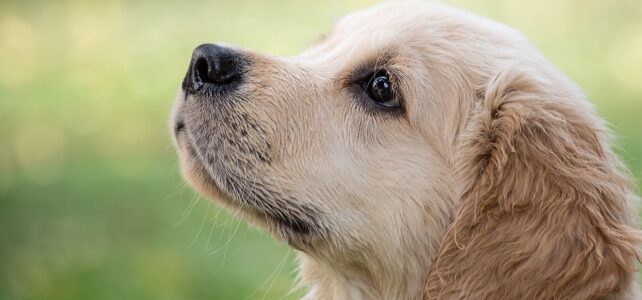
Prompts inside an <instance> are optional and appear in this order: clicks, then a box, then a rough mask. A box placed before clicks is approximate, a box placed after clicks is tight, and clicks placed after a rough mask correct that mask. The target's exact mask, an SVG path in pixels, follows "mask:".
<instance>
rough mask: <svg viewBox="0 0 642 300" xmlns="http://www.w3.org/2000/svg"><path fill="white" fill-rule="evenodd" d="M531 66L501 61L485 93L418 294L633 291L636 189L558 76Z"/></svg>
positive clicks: (538, 295) (565, 295)
mask: <svg viewBox="0 0 642 300" xmlns="http://www.w3.org/2000/svg"><path fill="white" fill-rule="evenodd" d="M534 73H535V72H533V70H529V69H526V68H521V67H515V66H513V67H510V68H506V69H505V70H504V71H502V72H500V73H499V74H498V75H496V76H495V77H494V78H493V79H492V80H491V81H490V82H489V83H488V84H487V86H486V88H485V92H484V93H483V94H484V96H483V99H482V100H481V102H480V103H479V106H478V107H477V109H476V111H475V113H474V115H473V116H472V117H471V121H470V122H469V124H468V126H467V129H466V131H465V133H464V134H463V137H462V139H461V143H460V146H459V151H460V152H459V153H460V159H459V160H460V161H459V163H460V165H459V166H458V169H457V174H458V178H459V179H460V180H462V183H463V185H462V186H461V188H460V192H459V193H458V194H459V197H460V201H461V206H460V208H459V210H458V211H457V213H456V214H455V217H454V220H453V223H452V225H451V227H450V228H449V230H448V232H447V234H446V237H445V238H444V241H443V242H442V245H441V248H440V250H439V253H438V255H437V257H436V258H435V261H434V263H433V265H432V266H431V268H430V273H429V274H428V278H427V281H426V285H425V292H424V299H437V298H439V299H594V298H600V299H601V298H603V297H608V296H609V295H610V296H613V295H619V296H624V295H629V296H631V297H634V296H633V294H631V293H634V290H635V289H637V287H636V284H635V282H634V278H633V277H634V267H633V266H634V265H635V263H636V262H635V259H636V258H637V257H638V256H637V250H636V243H637V242H638V241H639V240H640V238H639V237H640V234H639V233H638V231H637V230H636V229H635V228H634V226H635V224H634V222H633V217H632V213H633V211H632V209H631V207H630V206H629V202H630V201H631V200H633V199H634V198H635V196H634V194H633V193H632V192H631V191H630V187H629V183H628V179H627V176H626V173H625V172H624V171H622V170H623V169H622V167H621V166H620V163H619V162H618V160H617V159H616V158H615V157H614V155H613V154H612V153H611V151H610V149H609V148H608V145H607V143H608V132H607V131H606V130H605V129H604V128H603V125H602V124H601V122H600V121H599V119H597V118H596V117H594V116H593V113H592V109H591V108H590V107H589V106H588V104H587V103H586V102H585V101H584V100H583V99H581V97H582V96H581V95H579V92H577V91H574V90H571V89H568V86H570V84H569V83H567V82H565V81H564V82H554V81H555V80H554V79H550V80H549V79H546V78H537V77H535V76H532V75H531V74H534ZM559 85H562V86H563V87H567V89H556V86H559ZM573 98H576V99H573ZM618 299H619V298H618Z"/></svg>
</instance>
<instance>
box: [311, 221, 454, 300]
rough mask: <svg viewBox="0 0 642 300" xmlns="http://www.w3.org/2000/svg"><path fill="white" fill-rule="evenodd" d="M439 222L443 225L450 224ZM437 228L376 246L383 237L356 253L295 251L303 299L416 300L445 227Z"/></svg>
mask: <svg viewBox="0 0 642 300" xmlns="http://www.w3.org/2000/svg"><path fill="white" fill-rule="evenodd" d="M444 217H445V218H444V220H443V221H446V220H445V219H449V217H448V216H444ZM437 223H440V225H438V226H435V227H433V229H435V230H433V231H432V232H430V233H428V232H422V231H419V230H416V228H415V230H414V231H413V230H410V229H408V228H406V231H405V232H406V233H407V235H406V236H404V238H403V239H402V240H393V239H391V240H390V241H394V242H389V243H386V244H387V245H386V246H385V247H381V243H382V242H383V240H386V238H384V237H382V240H381V241H380V242H379V243H378V244H377V245H376V246H374V245H373V247H366V248H365V249H362V250H360V251H352V252H347V253H337V252H335V251H327V252H328V253H326V254H322V255H319V254H306V253H303V252H300V253H299V261H300V281H301V284H302V285H307V286H308V287H309V292H308V294H307V295H306V296H305V297H304V298H303V299H305V300H326V299H327V300H330V299H363V300H366V299H420V298H421V295H422V291H423V286H424V283H425V278H426V275H427V274H428V270H429V268H430V266H431V264H432V260H433V258H434V255H436V253H437V251H438V248H439V244H440V242H441V239H442V237H443V234H445V232H446V230H447V225H446V223H447V222H437ZM433 225H436V224H433ZM437 228H438V229H437ZM427 236H430V238H427ZM324 252H326V251H324Z"/></svg>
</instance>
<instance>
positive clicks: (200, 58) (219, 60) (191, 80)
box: [184, 44, 247, 92]
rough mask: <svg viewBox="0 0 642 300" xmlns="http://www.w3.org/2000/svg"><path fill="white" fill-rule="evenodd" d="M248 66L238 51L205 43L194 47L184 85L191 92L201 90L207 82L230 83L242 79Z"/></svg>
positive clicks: (219, 84)
mask: <svg viewBox="0 0 642 300" xmlns="http://www.w3.org/2000/svg"><path fill="white" fill-rule="evenodd" d="M246 66H247V62H246V59H245V58H244V57H243V56H242V55H240V54H239V53H238V52H236V51H234V50H232V49H229V48H225V47H220V46H217V45H213V44H203V45H201V46H198V47H196V49H194V53H193V54H192V64H191V66H190V68H189V70H188V76H186V82H184V85H185V86H186V87H187V90H188V91H189V92H196V91H199V90H201V89H202V88H203V87H204V86H205V85H207V84H210V85H213V86H223V85H228V84H231V83H234V82H237V81H240V80H241V79H242V78H241V77H242V73H243V71H244V70H245V68H246Z"/></svg>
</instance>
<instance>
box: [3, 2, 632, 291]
mask: <svg viewBox="0 0 642 300" xmlns="http://www.w3.org/2000/svg"><path fill="white" fill-rule="evenodd" d="M373 2H374V1H357V0H354V1H339V0H328V1H294V0H290V1H247V0H236V1H223V0H220V1H211V0H210V1H201V0H187V1H176V2H164V1H151V0H143V1H107V0H95V1H83V0H76V1H74V0H67V1H44V0H21V1H17V0H16V1H9V2H7V1H6V0H5V1H1V2H0V299H96V300H99V299H282V298H283V297H286V298H297V296H300V295H301V293H300V292H295V293H293V294H288V291H289V290H290V289H291V286H292V282H293V281H294V278H295V268H296V262H295V259H294V258H295V255H294V253H293V252H292V251H290V250H288V249H287V247H286V246H285V245H282V244H277V243H275V242H273V241H272V240H271V239H270V238H269V237H268V236H266V234H265V233H263V232H261V231H258V230H252V229H249V228H248V227H247V226H246V225H245V223H244V222H242V221H240V220H238V219H237V218H234V217H233V216H231V215H229V214H228V213H226V212H225V211H221V210H219V208H218V207H216V206H215V205H211V204H209V203H208V202H207V201H205V200H202V199H200V198H199V197H198V196H197V195H196V194H194V193H193V192H191V191H190V190H189V188H187V187H185V185H184V184H183V183H182V179H181V178H180V175H179V174H178V168H177V164H176V159H175V154H174V150H173V148H172V146H171V143H170V138H169V135H168V130H167V118H168V113H169V109H170V106H171V104H172V102H173V95H174V93H175V91H176V88H177V87H178V84H179V82H180V80H181V78H182V76H183V74H184V72H185V70H186V68H187V62H188V59H189V57H190V53H191V50H192V49H193V48H194V47H195V46H196V45H198V44H201V43H204V42H211V41H227V42H231V43H234V44H237V45H239V46H242V47H247V48H252V49H255V50H258V51H262V52H270V53H274V54H277V55H294V54H296V53H298V52H299V51H301V50H302V49H304V48H305V47H306V46H308V45H309V44H310V43H312V42H313V41H315V40H316V39H317V38H318V37H319V36H320V35H321V33H323V32H324V31H326V30H328V29H329V28H330V26H331V24H332V22H334V21H335V20H337V19H338V18H339V17H340V16H341V15H343V14H345V13H346V12H349V11H352V10H354V9H358V8H362V7H367V6H369V5H371V4H372V3H373ZM451 2H452V3H453V4H455V5H457V6H460V7H463V8H466V9H468V10H471V11H473V12H475V13H477V14H481V15H484V16H488V17H490V18H493V19H495V20H498V21H501V22H504V23H507V24H509V25H511V26H513V27H516V28H518V29H520V30H521V31H522V32H524V34H525V35H526V36H527V37H529V38H530V39H531V40H532V41H533V43H535V44H536V46H538V47H539V48H540V49H541V50H542V51H543V52H544V54H545V55H546V56H547V57H548V58H550V59H551V60H552V61H553V62H554V63H555V64H556V65H558V66H559V67H560V68H561V69H562V70H563V71H564V72H566V73H567V74H568V75H569V76H570V77H571V78H572V79H573V80H575V81H576V82H577V83H578V84H579V85H580V86H581V87H582V88H583V89H584V90H585V91H586V93H587V95H588V96H589V98H590V99H591V100H592V101H593V102H594V103H595V104H596V106H597V109H598V111H599V112H600V114H601V115H602V116H604V117H605V118H606V119H607V120H609V121H610V122H611V124H612V129H613V131H614V132H615V133H616V134H617V135H618V136H619V137H620V138H619V140H618V144H619V145H620V147H619V149H618V152H619V153H620V154H621V156H622V158H623V159H624V160H625V161H626V162H627V164H628V165H629V166H630V167H631V169H632V170H633V172H634V174H635V175H636V176H637V178H638V180H639V179H640V178H642V121H641V117H642V18H640V16H642V1H639V0H619V1H603V0H540V1H534V0H529V1H512V0H493V1H487V0H484V1H482V0H453V1H451Z"/></svg>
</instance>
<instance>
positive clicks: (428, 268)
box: [172, 2, 640, 299]
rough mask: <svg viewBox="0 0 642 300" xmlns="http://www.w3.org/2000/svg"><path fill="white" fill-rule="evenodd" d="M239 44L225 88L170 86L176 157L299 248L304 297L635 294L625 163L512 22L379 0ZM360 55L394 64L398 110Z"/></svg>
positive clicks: (635, 237) (574, 92) (572, 90)
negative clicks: (320, 29) (298, 34)
mask: <svg viewBox="0 0 642 300" xmlns="http://www.w3.org/2000/svg"><path fill="white" fill-rule="evenodd" d="M239 51H241V52H242V53H243V55H245V56H247V57H249V58H250V60H251V62H252V63H251V67H250V69H249V70H248V71H247V74H246V76H245V78H246V80H245V81H244V83H243V85H242V86H241V88H240V90H239V91H238V93H236V94H235V96H234V97H236V98H235V99H228V98H225V99H202V97H201V98H198V97H192V96H187V97H186V95H185V94H184V92H183V91H180V92H179V95H178V97H177V102H176V107H175V113H174V116H173V117H172V120H174V119H176V118H177V117H178V116H180V117H181V118H183V119H184V121H185V125H186V126H185V128H186V130H185V133H184V134H178V135H177V136H176V143H177V148H178V149H179V153H180V158H181V163H182V168H183V173H184V175H185V177H186V178H187V179H188V181H189V182H190V183H191V184H192V185H193V186H194V187H195V188H196V189H197V190H199V191H201V192H202V193H204V194H205V195H208V196H210V197H212V198H215V199H217V200H218V202H219V203H221V204H222V205H224V206H226V207H227V208H229V209H230V210H232V211H235V212H236V211H239V212H240V213H241V214H242V215H243V216H244V217H245V218H246V219H247V220H248V221H250V222H252V223H254V224H256V225H258V226H260V227H263V228H265V229H266V230H268V231H269V232H270V233H272V234H273V235H274V236H275V238H277V239H279V240H284V241H286V242H288V243H289V244H290V245H291V246H292V247H293V248H295V249H297V252H298V253H299V260H300V263H301V267H300V273H301V284H302V285H305V286H307V287H308V288H309V293H308V294H307V296H306V297H305V299H421V298H424V299H432V298H440V299H554V298H555V299H639V297H640V295H639V294H638V287H637V284H636V283H635V281H634V269H635V263H636V258H637V252H636V251H637V250H636V244H637V242H638V241H639V240H640V234H639V232H638V231H637V229H636V228H637V226H636V223H635V217H634V216H635V212H634V211H633V210H632V208H631V202H632V201H635V200H636V199H637V197H636V196H635V194H634V193H633V192H632V190H631V187H630V185H629V181H628V175H627V173H626V171H625V170H624V168H623V167H622V166H621V165H620V163H619V161H618V160H617V159H616V158H615V156H614V155H613V154H612V152H611V150H610V149H609V133H608V132H607V130H606V129H605V127H604V125H603V124H602V122H601V120H600V119H599V118H598V117H596V116H595V113H594V112H593V108H592V107H591V105H590V104H589V103H588V102H587V101H586V100H585V97H584V95H583V94H582V93H581V92H580V90H579V89H578V88H577V87H576V86H575V85H574V84H572V83H571V82H570V81H569V80H568V79H566V77H565V76H563V75H562V74H561V73H560V72H559V71H558V70H557V69H556V68H554V67H553V66H552V65H551V64H550V63H549V62H548V61H547V60H546V59H544V58H543V57H542V56H541V55H540V54H539V53H538V52H537V51H536V50H535V49H534V48H533V47H532V46H531V45H530V44H529V43H528V42H527V41H526V40H525V39H524V38H523V37H522V36H521V35H520V34H519V33H517V32H515V31H514V30H512V29H509V28H507V27H505V26H503V25H499V24H497V23H494V22H491V21H489V20H486V19H483V18H480V17H476V16H473V15H470V14H468V13H465V12H462V11H460V10H457V9H453V8H450V7H447V6H444V5H441V4H436V3H425V2H389V3H384V4H381V5H379V6H376V7H373V8H371V9H368V10H364V11H360V12H357V13H354V14H351V15H349V16H347V17H345V18H343V19H341V20H340V21H339V22H338V23H337V24H336V25H335V26H334V27H333V28H332V30H331V31H330V33H329V34H328V35H327V36H326V37H325V38H324V39H323V40H322V41H320V42H319V43H318V44H316V45H314V46H313V47H311V48H310V49H308V50H307V51H305V52H304V53H302V54H301V55H299V56H297V57H291V58H282V57H271V56H266V55H262V54H258V53H254V52H250V51H246V50H239ZM360 68H361V69H363V68H366V69H367V68H371V69H372V70H373V71H374V70H377V69H381V68H383V69H386V70H388V71H389V73H394V74H396V81H395V82H394V84H395V88H396V90H397V91H398V92H399V93H400V94H401V95H402V97H403V112H402V113H400V114H390V113H388V112H386V111H377V110H376V108H374V109H373V108H366V107H365V106H364V103H363V99H360V98H359V97H357V96H355V91H354V87H353V85H354V82H353V81H354V73H355V70H359V69H360ZM357 93H358V89H357ZM230 97H231V96H230ZM204 100H207V101H204ZM216 101H219V102H221V101H225V103H226V104H220V105H223V106H222V108H221V107H215V105H219V104H212V103H216ZM222 110H224V111H225V114H223V113H220V111H222ZM246 150H247V151H246ZM257 153H260V155H261V156H263V158H262V159H257V155H258V154H257ZM248 199H249V200H248ZM259 200H260V201H259ZM272 215H277V216H279V217H280V218H285V219H290V218H291V219H296V220H298V221H300V222H302V223H305V224H308V225H309V226H310V228H311V232H309V233H305V234H302V233H300V232H296V231H293V230H292V228H288V226H284V225H283V224H281V223H279V222H276V221H274V218H272V217H269V216H272Z"/></svg>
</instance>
